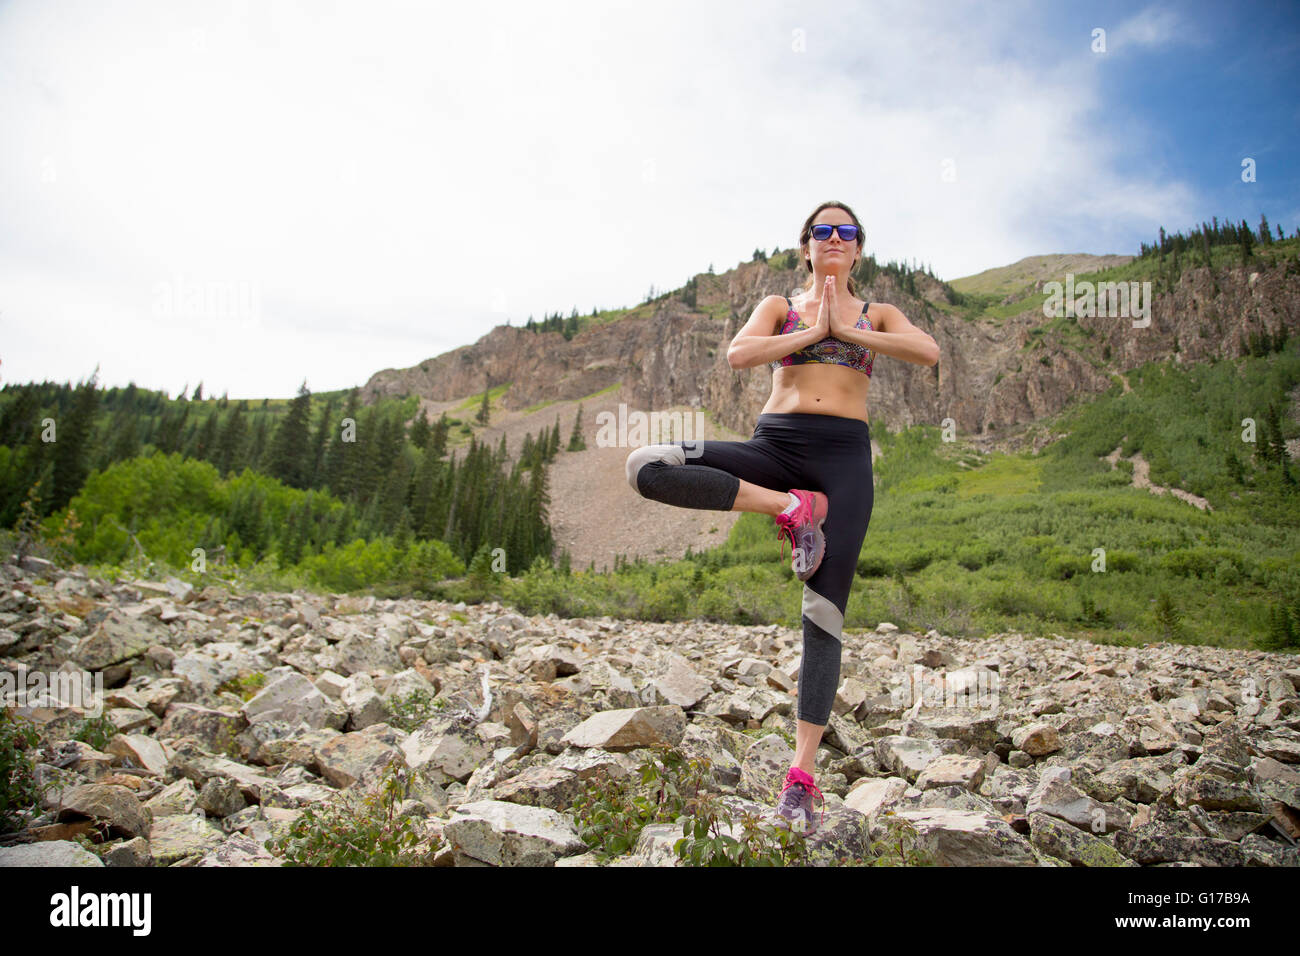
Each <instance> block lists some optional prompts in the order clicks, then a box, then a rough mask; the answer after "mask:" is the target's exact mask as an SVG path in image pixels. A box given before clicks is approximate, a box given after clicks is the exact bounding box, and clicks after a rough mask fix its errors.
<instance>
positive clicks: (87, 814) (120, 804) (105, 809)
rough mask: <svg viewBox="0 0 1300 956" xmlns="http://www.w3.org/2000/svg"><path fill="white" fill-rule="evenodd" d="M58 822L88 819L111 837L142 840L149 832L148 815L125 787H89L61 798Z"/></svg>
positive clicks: (73, 790) (75, 789)
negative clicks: (138, 838)
mask: <svg viewBox="0 0 1300 956" xmlns="http://www.w3.org/2000/svg"><path fill="white" fill-rule="evenodd" d="M58 819H59V820H61V821H68V820H81V819H91V820H94V821H95V823H96V825H97V826H96V828H97V829H99V830H100V831H101V832H106V833H107V835H108V836H109V837H110V838H112V837H125V838H127V839H131V838H132V837H137V836H142V835H144V834H147V833H148V832H149V825H150V814H149V811H148V810H147V809H145V807H144V806H142V805H141V803H140V801H139V800H138V799H136V796H135V794H134V793H132V792H131V791H130V790H128V789H127V788H126V787H117V786H109V785H105V784H98V783H90V784H85V785H84V786H80V787H73V788H72V789H71V790H67V791H65V792H64V794H63V809H61V810H60V811H59V814H58Z"/></svg>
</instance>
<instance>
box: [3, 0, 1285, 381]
mask: <svg viewBox="0 0 1300 956" xmlns="http://www.w3.org/2000/svg"><path fill="white" fill-rule="evenodd" d="M1298 54H1300V4H1296V3H1294V2H1260V0H1241V2H1234V3H1232V4H1223V3H1220V2H1217V0H1210V2H1197V0H1190V2H1167V3H1166V2H1161V3H1150V4H1143V3H1141V2H1137V3H1134V2H1132V0H1122V2H1100V3H1064V2H1041V0H1027V2H957V0H949V2H937V0H935V2H927V0H878V2H871V3H849V2H810V0H796V2H775V0H744V2H739V0H734V2H733V0H728V2H707V0H690V2H678V0H656V2H655V3H653V4H647V3H644V2H638V3H629V2H620V0H599V2H582V3H578V2H572V3H570V2H565V3H559V2H556V3H537V2H531V3H530V2H515V0H499V2H494V3H493V4H491V5H489V6H483V5H473V4H464V3H442V2H439V3H430V2H423V3H395V2H385V0H363V2H351V0H312V2H306V0H302V2H299V0H207V2H189V0H158V2H151V3H144V2H125V0H96V2H85V3H82V2H71V0H26V2H0V384H3V383H11V382H30V381H46V380H51V381H56V382H68V383H76V382H80V381H83V380H86V379H88V378H89V377H90V376H91V375H92V373H94V372H95V369H96V367H98V373H97V374H98V377H97V381H98V383H99V385H100V386H101V387H112V386H119V387H120V386H125V385H127V384H128V383H129V382H134V383H135V384H136V385H137V386H140V387H144V388H153V389H159V390H162V391H165V392H166V393H167V394H169V395H172V396H175V395H177V394H179V393H180V392H181V391H182V390H186V394H191V393H193V391H194V388H195V386H196V385H198V384H199V383H200V382H201V383H202V384H203V394H204V396H205V397H207V396H213V395H221V394H223V393H225V394H228V395H229V397H230V398H232V399H241V398H246V399H260V398H263V397H270V398H289V397H292V396H293V395H295V394H296V393H297V391H298V388H299V386H300V385H301V384H302V383H304V382H305V383H306V385H307V387H308V388H309V389H310V390H311V391H313V392H318V391H328V390H333V389H339V388H350V387H352V386H354V385H361V384H364V383H365V382H366V380H367V379H368V378H369V377H370V376H371V375H372V374H373V373H374V372H376V371H379V370H382V369H386V368H406V367H410V366H413V365H416V364H418V363H420V362H422V361H424V360H425V359H428V358H432V357H434V356H437V355H440V354H442V353H444V352H447V351H450V350H451V349H454V348H458V347H460V346H464V345H468V344H471V343H473V342H474V341H476V340H477V339H479V338H480V337H481V336H483V335H484V334H486V333H487V332H489V331H490V330H491V329H492V328H493V327H495V326H497V325H500V324H504V323H506V322H509V323H510V324H512V325H516V326H518V325H523V324H525V323H526V322H527V320H528V318H529V317H530V316H532V317H534V318H536V319H539V320H540V319H541V318H542V317H543V316H544V315H547V314H552V313H557V312H558V313H561V314H563V315H565V316H567V315H569V314H570V313H571V312H572V311H573V310H574V309H575V308H576V309H577V310H578V312H579V314H582V315H587V314H590V313H591V311H592V310H593V309H595V308H599V309H608V308H621V307H631V306H635V305H637V304H639V303H640V302H643V301H645V299H646V297H647V295H648V293H649V292H650V290H651V288H653V289H654V290H656V293H657V292H661V291H664V290H667V289H673V288H677V287H679V286H681V285H682V283H684V282H685V281H686V280H687V279H689V278H690V277H691V276H692V275H695V274H697V273H700V272H704V271H707V270H708V268H709V267H710V266H712V267H713V269H714V270H715V271H716V272H719V273H720V272H725V271H726V270H728V269H731V268H733V267H735V266H736V265H738V264H739V263H742V262H748V261H749V260H750V259H751V258H752V256H753V253H754V250H755V249H762V250H764V251H765V252H768V253H770V252H772V251H773V250H774V249H776V248H782V249H786V248H790V247H791V246H793V245H795V244H796V242H797V240H798V232H799V227H800V226H801V225H802V223H803V221H804V220H805V219H806V218H807V216H808V215H809V214H810V213H811V212H812V210H813V209H814V208H816V206H817V205H818V204H819V203H821V202H823V201H825V200H828V199H835V200H839V201H842V202H845V203H847V204H848V205H849V206H850V207H852V209H853V210H854V212H856V213H857V216H858V218H859V219H860V220H861V221H862V223H863V225H864V229H865V235H866V246H867V251H868V252H869V253H874V254H875V256H876V257H877V259H878V260H880V261H882V262H883V261H888V260H891V259H892V260H897V261H906V262H908V263H913V262H915V263H916V264H918V265H928V266H929V267H930V268H931V269H932V270H933V271H934V272H935V273H936V274H937V275H938V276H939V277H940V278H943V279H954V278H958V277H961V276H965V275H971V274H973V273H977V272H980V271H982V270H984V269H988V268H993V267H996V266H1001V265H1006V264H1009V263H1012V262H1015V261H1016V260H1018V259H1021V258H1023V257H1025V256H1031V255H1042V254H1048V253H1077V252H1086V253H1095V254H1108V253H1119V254H1136V253H1137V252H1138V251H1139V244H1140V243H1141V242H1148V243H1149V242H1151V241H1153V239H1154V238H1155V236H1156V233H1157V230H1158V229H1159V228H1160V227H1161V226H1163V227H1164V228H1165V229H1166V230H1168V231H1174V230H1183V231H1187V230H1190V229H1192V228H1194V227H1195V226H1197V225H1198V224H1199V223H1200V222H1202V221H1208V220H1209V219H1210V218H1211V216H1218V217H1219V220H1220V221H1221V222H1222V221H1225V220H1227V219H1231V220H1233V221H1240V220H1241V219H1245V220H1246V221H1247V222H1248V223H1249V224H1250V225H1251V226H1256V225H1258V223H1259V219H1260V215H1261V214H1263V215H1266V216H1267V218H1268V221H1269V223H1270V224H1273V225H1274V227H1275V226H1276V225H1278V224H1280V225H1281V226H1282V228H1283V229H1284V230H1285V231H1286V233H1287V234H1288V235H1291V234H1293V233H1294V232H1295V230H1296V229H1297V228H1298V227H1300V159H1298V158H1297V156H1296V150H1295V146H1296V144H1297V142H1300V136H1297V133H1300V96H1297V95H1296V92H1295V91H1296V90H1298V89H1300V66H1297V64H1298V63H1300V55H1298ZM1243 162H1245V163H1247V164H1248V165H1249V166H1250V167H1251V168H1252V169H1253V171H1254V179H1253V181H1243V177H1242V164H1243Z"/></svg>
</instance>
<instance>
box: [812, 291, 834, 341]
mask: <svg viewBox="0 0 1300 956" xmlns="http://www.w3.org/2000/svg"><path fill="white" fill-rule="evenodd" d="M834 297H835V276H833V275H828V276H827V277H826V282H825V284H823V285H822V304H821V308H819V309H818V310H817V324H816V325H814V326H813V328H814V329H816V330H817V333H818V334H817V341H818V342H820V341H821V340H822V339H824V338H826V337H827V336H829V335H830V334H831V316H832V315H834V314H835V303H834V302H832V301H831V300H832V299H833V298H834Z"/></svg>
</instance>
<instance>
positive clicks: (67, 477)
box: [46, 366, 99, 514]
mask: <svg viewBox="0 0 1300 956" xmlns="http://www.w3.org/2000/svg"><path fill="white" fill-rule="evenodd" d="M98 377H99V367H98V366H96V367H95V371H94V373H93V374H92V375H91V377H90V380H89V381H87V382H83V383H82V384H81V386H80V387H78V388H77V390H76V392H74V393H73V396H72V400H71V403H70V404H71V408H70V409H69V411H68V414H67V415H65V416H61V417H60V418H59V420H58V421H57V424H56V428H57V430H56V432H55V442H54V449H53V452H54V454H53V459H54V480H53V482H52V484H51V487H50V497H49V501H48V502H47V506H48V508H49V510H50V511H58V510H59V509H60V508H63V507H64V506H66V505H67V503H68V502H69V501H71V500H72V496H73V495H75V494H76V493H77V492H78V491H80V490H81V486H82V485H83V484H85V481H86V475H87V474H89V472H90V465H89V462H90V460H91V457H92V449H91V447H90V446H91V441H92V440H93V438H94V425H95V409H96V408H98V406H99V392H98V390H97V388H96V385H95V382H96V379H97V378H98ZM48 513H49V512H48V511H47V512H46V514H48Z"/></svg>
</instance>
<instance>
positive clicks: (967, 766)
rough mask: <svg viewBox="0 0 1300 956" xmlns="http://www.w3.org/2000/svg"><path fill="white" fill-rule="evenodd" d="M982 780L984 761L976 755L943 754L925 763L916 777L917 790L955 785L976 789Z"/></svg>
mask: <svg viewBox="0 0 1300 956" xmlns="http://www.w3.org/2000/svg"><path fill="white" fill-rule="evenodd" d="M983 782H984V761H983V760H980V759H978V758H976V757H962V756H960V755H958V754H944V755H943V756H940V757H936V758H935V759H934V760H932V761H930V762H929V763H928V764H926V765H925V769H924V770H922V771H921V773H920V775H919V776H918V777H917V778H916V786H917V789H919V790H929V789H930V788H932V787H946V786H951V785H956V786H959V787H964V788H966V789H967V790H978V789H979V786H980V784H981V783H983Z"/></svg>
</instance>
